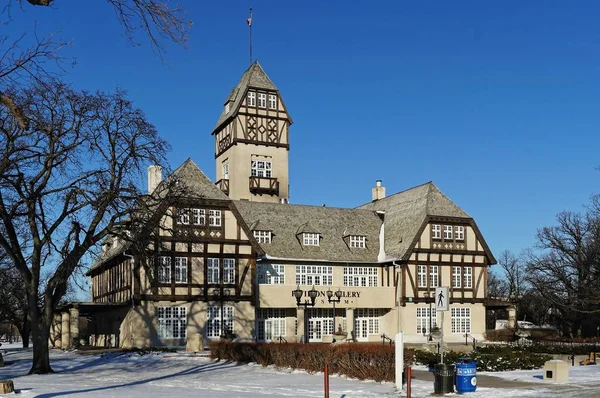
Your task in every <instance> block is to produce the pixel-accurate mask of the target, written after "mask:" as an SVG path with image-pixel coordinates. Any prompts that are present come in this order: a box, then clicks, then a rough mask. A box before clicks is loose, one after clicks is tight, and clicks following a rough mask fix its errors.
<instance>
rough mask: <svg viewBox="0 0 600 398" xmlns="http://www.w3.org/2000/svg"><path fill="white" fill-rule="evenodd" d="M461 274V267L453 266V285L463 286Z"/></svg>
mask: <svg viewBox="0 0 600 398" xmlns="http://www.w3.org/2000/svg"><path fill="white" fill-rule="evenodd" d="M460 281H461V275H460V267H457V266H453V267H452V287H454V288H460V287H461V285H462V284H461V282H460Z"/></svg>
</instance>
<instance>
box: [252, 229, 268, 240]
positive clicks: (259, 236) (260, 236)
mask: <svg viewBox="0 0 600 398" xmlns="http://www.w3.org/2000/svg"><path fill="white" fill-rule="evenodd" d="M252 232H253V233H254V238H256V241H257V242H258V243H271V231H252Z"/></svg>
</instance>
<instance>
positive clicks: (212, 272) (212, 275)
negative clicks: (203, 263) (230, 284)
mask: <svg viewBox="0 0 600 398" xmlns="http://www.w3.org/2000/svg"><path fill="white" fill-rule="evenodd" d="M207 268H208V275H207V276H206V279H207V281H208V283H219V282H220V281H219V259H218V258H209V259H208V261H207Z"/></svg>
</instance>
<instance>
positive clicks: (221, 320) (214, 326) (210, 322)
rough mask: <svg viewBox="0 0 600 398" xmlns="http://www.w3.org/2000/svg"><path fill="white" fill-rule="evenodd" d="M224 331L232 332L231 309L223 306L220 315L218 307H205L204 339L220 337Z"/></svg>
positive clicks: (219, 307)
mask: <svg viewBox="0 0 600 398" xmlns="http://www.w3.org/2000/svg"><path fill="white" fill-rule="evenodd" d="M224 331H229V332H231V333H233V331H234V324H233V307H232V306H229V305H225V306H223V313H222V314H221V306H220V305H213V306H208V307H206V337H208V338H215V337H220V336H222V335H223V334H224V333H223V332H224Z"/></svg>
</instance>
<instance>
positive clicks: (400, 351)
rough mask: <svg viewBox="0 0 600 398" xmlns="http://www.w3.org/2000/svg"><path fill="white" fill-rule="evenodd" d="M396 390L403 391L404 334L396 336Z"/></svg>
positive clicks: (399, 333) (400, 333)
mask: <svg viewBox="0 0 600 398" xmlns="http://www.w3.org/2000/svg"><path fill="white" fill-rule="evenodd" d="M395 344H396V388H397V389H398V390H399V391H402V372H404V333H403V332H398V334H396V342H395Z"/></svg>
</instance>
